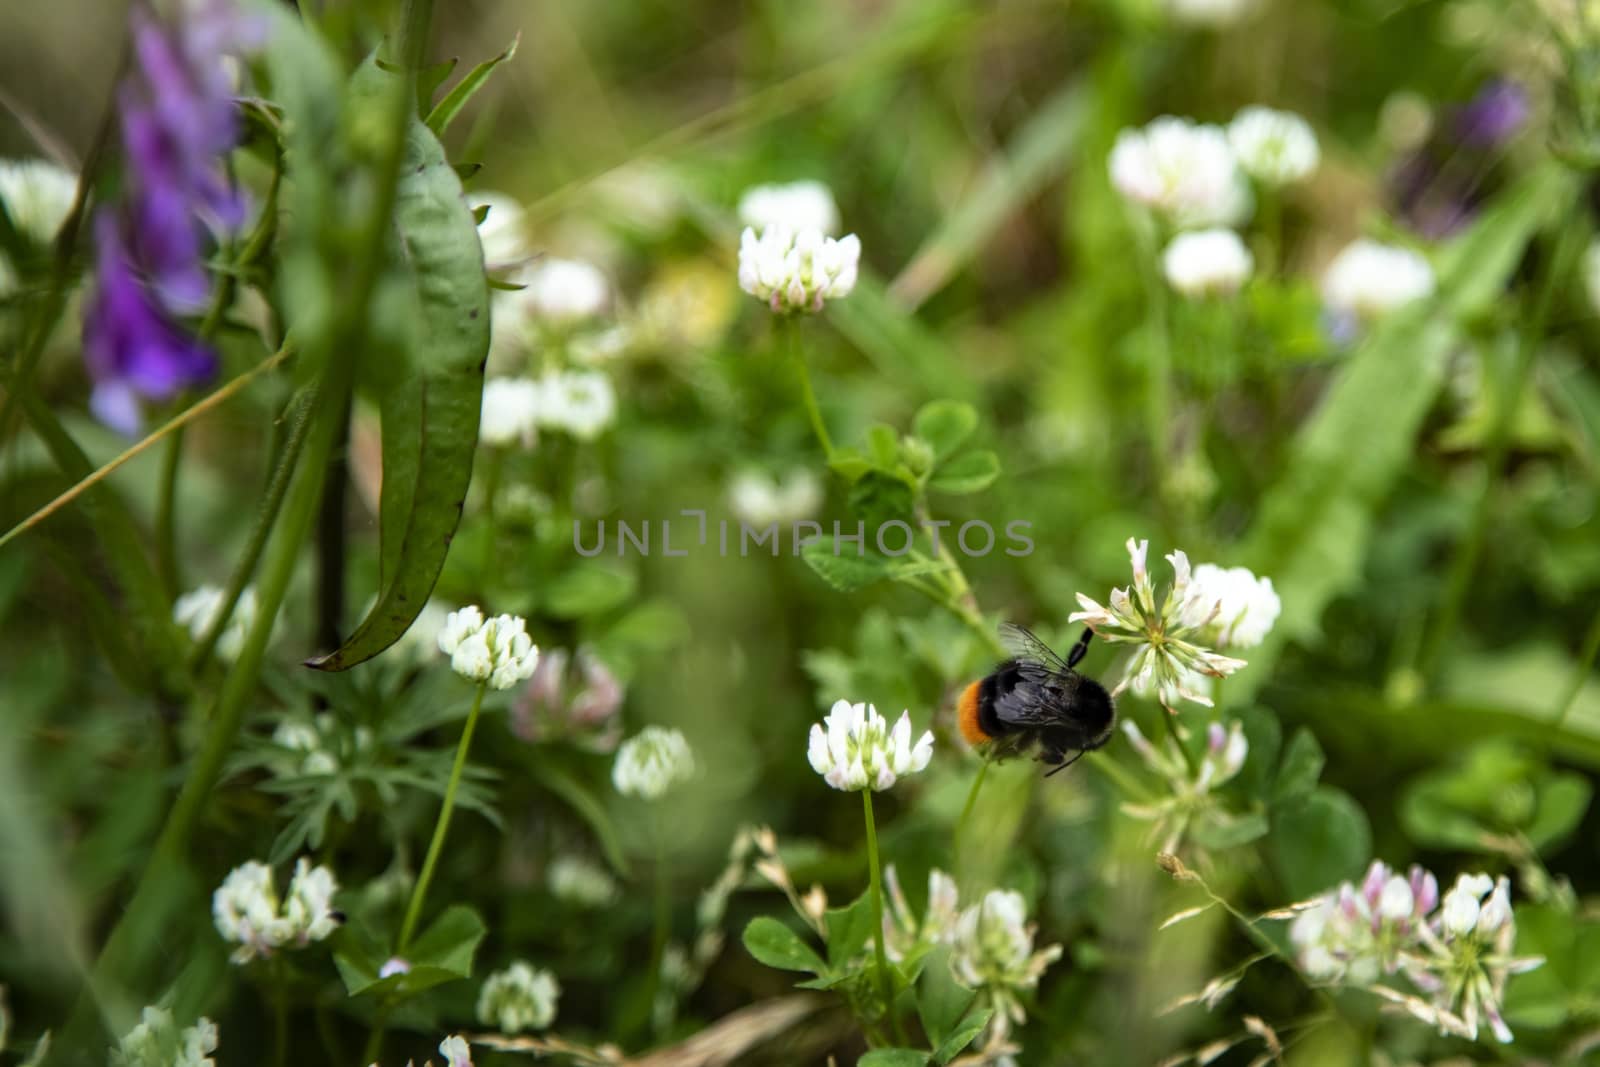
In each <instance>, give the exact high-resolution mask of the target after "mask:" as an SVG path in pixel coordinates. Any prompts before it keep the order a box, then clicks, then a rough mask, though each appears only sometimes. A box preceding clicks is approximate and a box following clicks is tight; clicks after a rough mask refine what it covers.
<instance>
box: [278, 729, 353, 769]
mask: <svg viewBox="0 0 1600 1067" xmlns="http://www.w3.org/2000/svg"><path fill="white" fill-rule="evenodd" d="M324 718H327V717H326V716H319V717H318V721H317V722H312V721H307V720H305V719H301V718H286V719H283V720H281V721H280V722H279V723H278V725H277V727H276V728H275V729H274V730H273V731H272V743H273V744H275V745H277V746H279V747H280V748H285V749H288V750H289V751H290V752H291V753H294V756H293V757H292V758H290V759H286V760H277V761H274V763H273V767H274V770H275V772H276V773H278V774H280V775H283V776H285V777H293V776H296V775H317V774H334V773H336V772H337V771H338V770H339V759H338V757H337V756H335V755H334V754H333V753H332V752H330V751H329V750H328V738H327V736H326V735H325V733H324V731H323V730H322V729H321V728H320V725H319V723H320V721H321V720H322V719H324ZM329 723H330V724H331V719H329Z"/></svg>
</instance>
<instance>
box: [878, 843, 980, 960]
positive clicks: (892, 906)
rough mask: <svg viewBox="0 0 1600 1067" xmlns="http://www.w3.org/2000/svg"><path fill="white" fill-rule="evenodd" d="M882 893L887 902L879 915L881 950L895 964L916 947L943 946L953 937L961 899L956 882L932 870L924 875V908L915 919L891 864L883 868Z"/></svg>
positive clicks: (957, 921)
mask: <svg viewBox="0 0 1600 1067" xmlns="http://www.w3.org/2000/svg"><path fill="white" fill-rule="evenodd" d="M883 884H884V892H885V894H886V895H887V897H888V900H889V907H888V910H887V911H885V912H884V916H883V934H884V951H885V953H886V954H887V955H888V957H889V958H890V959H891V960H894V961H895V962H897V963H898V962H899V961H900V960H902V959H905V958H906V957H907V956H910V955H911V954H912V953H913V952H914V951H916V950H917V949H919V948H931V947H933V946H934V945H947V944H950V943H952V942H953V941H954V940H955V938H956V932H957V928H958V926H959V924H960V920H961V899H960V894H959V891H958V890H957V888H956V880H955V879H954V878H952V877H950V876H949V875H948V874H946V873H945V872H944V871H941V870H939V868H937V867H935V868H933V869H932V870H930V871H929V872H928V907H927V910H926V911H924V912H923V913H922V917H921V918H918V917H917V915H916V913H915V912H913V911H912V910H911V904H910V902H908V901H907V900H906V895H905V891H904V890H903V889H901V888H900V876H899V873H898V872H897V871H896V870H895V866H894V864H892V863H891V864H888V865H887V866H886V867H884V869H883Z"/></svg>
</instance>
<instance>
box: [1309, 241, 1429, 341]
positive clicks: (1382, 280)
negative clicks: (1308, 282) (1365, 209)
mask: <svg viewBox="0 0 1600 1067" xmlns="http://www.w3.org/2000/svg"><path fill="white" fill-rule="evenodd" d="M1433 290H1434V275H1433V267H1431V266H1430V265H1429V264H1428V261H1427V260H1426V259H1424V258H1423V257H1422V256H1421V255H1419V254H1418V253H1416V252H1413V251H1412V250H1411V249H1409V248H1399V247H1396V246H1394V245H1386V244H1381V243H1379V242H1377V241H1373V240H1370V239H1368V238H1361V239H1360V240H1357V241H1355V242H1353V243H1351V244H1349V245H1347V246H1346V247H1345V249H1344V250H1343V251H1341V252H1340V253H1339V254H1338V255H1337V256H1335V257H1334V258H1333V262H1332V263H1330V264H1328V269H1327V271H1326V272H1325V273H1324V274H1323V276H1322V299H1323V301H1324V302H1325V303H1326V304H1327V305H1328V307H1329V308H1330V309H1332V310H1333V311H1334V312H1336V313H1342V314H1346V315H1352V316H1354V317H1355V318H1356V319H1358V320H1362V321H1371V320H1373V319H1376V318H1379V317H1381V316H1383V315H1385V314H1387V313H1388V312H1391V311H1395V310H1397V309H1399V308H1402V307H1404V306H1406V305H1407V304H1411V303H1414V302H1416V301H1418V300H1422V299H1424V298H1425V297H1427V296H1430V295H1431V294H1432V293H1433Z"/></svg>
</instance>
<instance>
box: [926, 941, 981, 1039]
mask: <svg viewBox="0 0 1600 1067" xmlns="http://www.w3.org/2000/svg"><path fill="white" fill-rule="evenodd" d="M977 995H978V994H977V992H976V991H975V990H972V989H969V988H967V987H966V986H964V985H962V984H961V983H960V982H958V981H957V980H956V976H955V973H954V972H953V971H952V970H951V969H950V947H949V946H948V945H942V946H940V947H939V948H938V949H935V950H934V951H933V952H930V953H929V954H928V956H927V958H926V959H925V960H924V961H923V965H922V976H921V978H920V979H919V980H918V982H917V1014H918V1016H919V1017H920V1018H921V1019H922V1029H923V1030H925V1031H926V1032H927V1034H928V1040H929V1041H930V1042H932V1044H933V1046H934V1047H935V1048H938V1047H939V1046H940V1045H941V1044H942V1043H943V1042H944V1041H945V1040H946V1039H947V1038H949V1037H950V1035H951V1034H952V1033H954V1032H955V1029H956V1027H957V1026H958V1025H960V1023H961V1020H962V1017H963V1016H964V1015H966V1013H967V1009H968V1008H970V1007H971V1006H972V1002H973V1000H974V999H975V998H976V997H977ZM941 1062H943V1061H941Z"/></svg>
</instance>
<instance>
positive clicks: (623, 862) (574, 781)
mask: <svg viewBox="0 0 1600 1067" xmlns="http://www.w3.org/2000/svg"><path fill="white" fill-rule="evenodd" d="M536 777H537V779H538V781H539V784H540V785H542V786H544V787H545V788H546V789H548V790H550V792H552V793H554V794H555V795H556V796H558V797H560V798H561V799H562V800H564V801H566V802H567V806H568V807H570V808H571V809H572V810H573V811H574V812H576V813H577V814H578V817H579V818H581V819H582V820H583V821H584V822H586V823H588V824H589V829H590V830H592V831H594V836H595V840H596V841H598V842H600V851H602V852H604V853H605V856H606V862H607V863H609V864H611V866H612V868H613V869H614V870H615V871H616V872H617V873H618V874H620V875H622V876H623V877H624V878H626V877H627V876H628V860H627V857H626V856H625V855H624V853H623V850H622V835H621V834H619V833H618V832H617V827H616V824H615V823H613V822H612V821H611V814H610V812H609V811H607V809H606V806H605V805H604V804H602V803H601V802H600V798H599V797H597V796H595V795H594V793H593V791H591V790H590V789H589V787H588V786H587V785H585V784H584V783H583V782H582V781H581V780H579V779H578V778H576V777H574V776H572V775H571V774H568V773H567V772H566V771H564V770H562V769H561V768H560V767H558V766H555V765H554V764H552V763H549V762H545V761H541V762H540V764H539V767H538V770H537V772H536Z"/></svg>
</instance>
